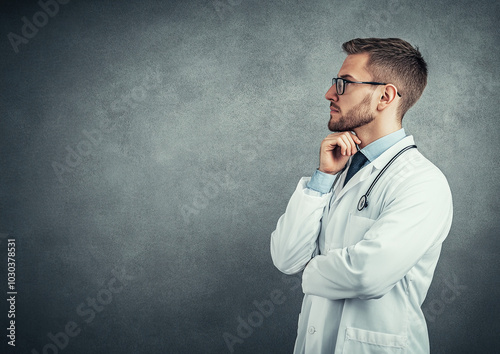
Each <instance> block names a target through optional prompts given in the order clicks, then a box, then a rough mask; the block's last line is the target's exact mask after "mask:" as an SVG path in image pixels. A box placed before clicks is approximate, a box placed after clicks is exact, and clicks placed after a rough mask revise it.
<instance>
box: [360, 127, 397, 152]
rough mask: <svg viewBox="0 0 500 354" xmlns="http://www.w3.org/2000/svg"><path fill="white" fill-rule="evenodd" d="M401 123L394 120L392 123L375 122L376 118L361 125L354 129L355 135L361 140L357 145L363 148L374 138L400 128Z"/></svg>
mask: <svg viewBox="0 0 500 354" xmlns="http://www.w3.org/2000/svg"><path fill="white" fill-rule="evenodd" d="M401 128H402V126H401V123H399V122H397V121H394V123H393V124H387V122H384V124H377V122H376V120H374V121H372V122H371V123H368V124H366V125H363V126H362V127H359V128H356V129H354V132H355V133H356V136H357V137H358V138H359V139H360V140H361V144H359V147H360V148H361V149H363V148H364V147H365V146H367V145H369V144H371V143H373V142H374V141H375V140H377V139H380V138H382V137H384V136H386V135H389V134H391V133H394V132H395V131H398V130H399V129H401Z"/></svg>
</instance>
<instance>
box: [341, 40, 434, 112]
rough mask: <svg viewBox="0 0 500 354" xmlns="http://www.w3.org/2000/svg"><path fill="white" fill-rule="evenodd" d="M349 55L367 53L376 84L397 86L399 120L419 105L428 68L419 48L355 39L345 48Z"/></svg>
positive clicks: (402, 41) (384, 41)
mask: <svg viewBox="0 0 500 354" xmlns="http://www.w3.org/2000/svg"><path fill="white" fill-rule="evenodd" d="M342 49H343V50H344V52H345V53H346V54H348V55H350V54H361V53H368V54H369V55H370V59H369V60H368V65H367V66H368V67H367V69H368V70H369V71H370V73H372V75H373V81H379V82H387V83H391V84H393V85H395V86H396V88H397V89H398V92H399V93H400V94H401V104H400V106H399V109H398V114H399V115H400V119H403V116H404V115H405V113H406V112H407V111H408V109H410V107H411V106H413V105H414V104H415V102H417V101H418V99H419V98H420V96H421V95H422V92H423V91H424V88H425V86H426V85H427V64H426V62H425V60H424V58H423V57H422V54H420V52H419V50H418V48H416V47H415V48H414V47H413V46H412V45H411V44H410V43H408V42H406V41H404V40H402V39H399V38H356V39H352V40H350V41H348V42H345V43H344V44H342Z"/></svg>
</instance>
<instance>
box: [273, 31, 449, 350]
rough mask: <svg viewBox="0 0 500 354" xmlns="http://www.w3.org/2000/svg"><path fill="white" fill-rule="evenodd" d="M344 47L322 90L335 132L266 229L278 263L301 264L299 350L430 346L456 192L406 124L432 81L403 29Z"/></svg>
mask: <svg viewBox="0 0 500 354" xmlns="http://www.w3.org/2000/svg"><path fill="white" fill-rule="evenodd" d="M343 49H344V51H345V52H346V53H347V58H346V59H345V61H344V63H343V65H342V67H341V68H340V71H339V73H338V77H337V78H334V79H333V82H332V87H330V89H329V90H328V92H327V93H326V96H325V97H326V99H327V100H328V101H329V102H330V120H329V123H328V128H329V129H330V130H331V131H334V132H335V133H333V134H330V135H328V136H327V137H326V138H325V139H324V140H323V142H322V143H321V148H320V157H319V167H318V169H317V171H316V172H315V173H314V174H313V176H312V177H311V178H302V179H301V181H300V182H299V184H298V186H297V188H296V190H295V192H294V193H293V195H292V197H291V199H290V201H289V204H288V206H287V209H286V212H285V214H283V215H282V216H281V218H280V219H279V221H278V223H277V226H276V230H275V231H274V232H273V234H272V236H271V255H272V258H273V262H274V264H275V266H276V267H277V268H278V269H279V270H281V271H282V272H283V273H286V274H294V273H298V272H300V271H302V270H303V271H304V272H303V275H302V288H303V291H304V294H305V295H304V300H303V303H302V309H301V314H300V315H299V321H298V331H297V339H296V342H295V350H294V352H295V353H348V354H353V353H354V354H356V353H429V339H428V334H427V326H426V323H425V318H424V315H423V313H422V310H421V305H422V303H423V301H424V299H425V296H426V294H427V291H428V289H429V286H430V283H431V280H432V276H433V273H434V270H435V268H436V264H437V261H438V258H439V254H440V251H441V245H442V242H443V241H444V239H445V238H446V236H447V234H448V232H449V229H450V226H451V219H452V199H451V192H450V189H449V186H448V183H447V181H446V178H445V177H444V175H443V174H442V173H441V171H439V169H438V168H437V167H435V166H434V165H433V164H432V163H431V162H429V161H428V160H427V159H426V158H425V157H424V156H422V154H421V153H420V152H419V151H418V150H417V149H416V146H414V140H413V137H412V136H406V134H405V131H404V129H403V128H402V125H401V121H402V118H403V116H404V114H405V113H406V112H407V111H408V109H409V108H410V107H411V106H413V104H414V103H415V102H416V101H417V100H418V99H419V98H420V96H421V94H422V92H423V90H424V88H425V86H426V84H427V65H426V63H425V61H424V59H423V58H422V56H421V54H420V52H419V51H418V49H416V48H414V47H413V46H412V45H410V44H409V43H408V42H405V41H403V40H401V39H396V38H388V39H379V38H367V39H353V40H351V41H349V42H346V43H344V44H343ZM381 172H382V173H381ZM335 180H336V181H335Z"/></svg>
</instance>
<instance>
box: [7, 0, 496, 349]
mask: <svg viewBox="0 0 500 354" xmlns="http://www.w3.org/2000/svg"><path fill="white" fill-rule="evenodd" d="M39 11H41V8H40V6H39V5H37V2H36V1H35V0H33V1H25V2H22V3H21V2H19V1H7V2H3V5H1V35H2V39H1V41H0V48H1V70H2V80H1V85H2V86H1V87H2V88H1V92H0V93H1V97H0V105H1V111H0V129H1V137H0V149H1V180H0V182H1V197H0V202H1V215H0V217H1V220H0V221H1V223H0V256H1V259H0V263H1V264H2V268H1V271H2V273H1V274H0V276H1V278H0V284H2V285H1V286H0V289H2V292H4V291H6V283H7V279H6V273H5V272H6V266H5V263H6V257H7V256H6V253H7V250H6V238H7V237H9V238H12V237H13V238H15V239H16V240H17V257H16V259H17V290H18V298H17V303H16V306H17V317H16V320H17V322H16V326H17V342H16V344H17V345H16V347H15V349H13V348H11V347H9V348H7V352H15V353H32V349H35V350H36V351H38V352H40V353H42V351H43V347H44V346H45V347H46V351H45V352H46V353H52V352H54V348H56V347H55V346H52V347H51V346H50V345H49V343H52V341H51V340H50V338H49V334H53V335H56V334H57V333H59V332H62V331H64V330H65V329H64V328H65V326H66V324H67V323H71V322H74V323H76V325H77V326H78V329H79V333H78V335H76V336H75V337H71V338H69V337H68V338H69V342H68V343H64V341H63V342H61V343H62V344H61V347H62V348H61V349H58V350H57V351H58V352H60V353H229V349H228V347H227V345H226V344H225V342H224V339H223V334H224V333H229V334H231V335H234V336H236V335H237V329H238V328H237V327H238V324H239V322H238V317H239V316H240V317H241V318H243V319H244V320H245V321H248V317H249V315H250V316H251V318H253V321H254V324H256V326H255V328H253V332H252V333H251V334H249V333H246V334H247V336H246V338H243V339H241V340H240V341H239V342H238V343H235V344H234V347H233V349H234V351H235V352H237V353H289V352H291V350H292V348H293V342H294V338H295V332H296V323H297V315H298V313H299V309H300V303H301V297H302V293H301V288H300V287H297V286H296V285H297V284H298V279H300V278H297V277H283V276H282V275H281V274H280V273H279V272H278V271H277V270H276V269H275V268H274V267H273V265H272V262H271V259H270V254H269V237H270V233H271V232H272V231H273V230H274V227H275V225H276V221H277V220H278V218H279V216H280V215H281V214H282V213H283V212H284V209H285V206H286V203H287V201H288V199H289V197H290V195H291V193H292V192H293V190H294V188H295V185H296V183H297V182H298V180H299V178H300V177H301V176H307V175H311V174H312V172H313V171H314V170H315V168H316V167H317V156H318V148H319V143H320V141H321V140H322V139H323V137H324V136H326V135H327V134H328V133H329V132H328V130H327V128H326V125H327V120H328V112H329V109H328V103H327V101H325V99H324V94H325V92H326V90H327V89H328V87H329V84H330V82H331V81H330V80H331V77H332V76H334V75H336V73H337V72H338V69H339V68H340V66H341V64H342V61H343V59H344V55H343V54H342V52H341V50H340V45H341V43H342V42H344V41H346V40H349V39H351V38H355V37H368V36H376V37H393V36H395V37H401V38H404V39H406V40H408V41H410V42H411V43H412V44H414V45H417V46H419V47H420V49H421V51H422V53H423V55H424V57H425V58H426V60H427V61H428V64H429V68H430V76H429V84H428V87H427V89H426V91H425V92H424V94H423V96H422V98H421V100H420V101H419V102H418V103H417V104H416V106H415V107H413V108H412V109H411V110H410V112H409V113H408V114H407V115H406V117H405V119H404V122H403V123H404V126H405V128H406V131H407V132H408V133H410V134H413V135H414V136H415V139H416V142H417V144H418V146H419V148H420V150H421V151H422V153H423V154H424V155H425V156H427V157H428V158H429V159H430V160H432V161H433V162H434V163H435V164H436V165H437V166H438V167H440V168H441V169H442V171H443V172H444V173H445V175H446V176H447V177H448V179H449V183H450V186H451V189H452V191H453V195H454V204H455V217H454V223H453V227H452V229H451V232H450V235H449V237H448V239H447V241H446V242H445V244H444V249H443V252H442V256H441V260H440V263H439V265H438V268H437V271H436V275H435V278H434V282H433V285H432V287H431V290H430V292H429V295H428V298H427V300H426V302H425V303H424V311H425V313H426V317H427V319H428V324H429V330H430V339H431V346H432V349H433V350H432V351H433V353H493V352H498V350H499V348H500V339H499V335H498V333H500V323H499V317H500V316H499V313H500V309H499V305H498V303H499V302H498V299H499V295H500V284H499V274H498V273H499V272H498V270H499V265H500V264H499V261H498V256H499V253H500V252H499V241H498V235H499V231H500V227H499V226H500V225H499V218H498V216H499V207H498V205H499V204H498V191H499V188H498V187H499V182H498V175H499V173H500V170H499V167H498V165H499V164H498V159H497V158H496V155H497V152H498V147H499V146H498V145H499V129H498V128H499V124H498V119H499V117H498V113H497V112H498V107H497V106H498V92H499V89H500V85H499V82H500V77H499V73H498V66H499V47H500V41H499V32H498V23H499V20H500V19H499V2H498V1H494V0H490V1H486V0H479V1H473V2H469V1H442V2H439V3H435V2H431V1H426V2H422V1H396V0H384V1H376V2H372V1H368V0H364V1H361V0H358V1H349V2H346V1H317V0H311V1H302V0H291V1H284V0H269V1H257V0H220V1H212V0H200V1H179V2H172V1H163V2H162V1H154V0H147V1H137V2H132V1H121V2H118V1H117V2H106V3H105V4H103V3H102V2H101V1H71V2H69V3H68V4H65V5H60V8H59V10H58V13H57V14H55V15H54V16H53V17H47V18H46V20H47V21H46V22H47V23H46V24H44V23H43V21H44V17H43V15H38V17H36V16H35V17H36V20H38V23H39V24H41V25H43V26H40V28H38V32H37V33H34V34H33V33H31V34H30V33H28V35H29V36H31V37H32V38H29V39H28V42H27V43H22V44H19V45H18V46H17V50H18V53H16V52H15V50H14V47H13V46H12V45H11V44H10V43H9V40H8V34H9V33H11V32H12V33H15V34H17V35H21V30H22V26H23V22H22V18H23V16H26V18H27V19H28V20H30V21H33V16H34V15H36V13H37V12H39ZM40 21H41V22H40ZM84 131H85V132H84ZM88 135H90V136H91V138H89V137H88ZM123 274H126V276H125V279H123V278H124V277H123ZM120 275H121V281H120V279H118V280H119V281H117V282H116V283H114V285H115V286H118V285H119V284H121V285H122V287H120V291H118V292H116V293H110V292H109V291H108V290H107V288H108V284H109V283H110V282H113V281H114V279H115V278H116V277H117V276H118V278H120ZM273 291H274V292H282V300H283V303H282V304H279V305H278V304H277V305H275V306H274V309H273V310H272V311H268V312H271V313H267V315H268V316H267V317H262V321H260V322H259V319H260V318H259V317H258V315H256V314H255V313H253V312H254V311H256V305H255V303H254V301H257V302H260V303H262V302H263V301H264V300H269V299H270V298H271V293H272V292H273ZM110 294H111V295H112V297H111V298H110V297H109V295H110ZM2 296H6V295H2ZM96 296H97V297H100V299H101V302H103V303H105V305H102V307H97V308H96V310H95V311H94V312H95V316H94V317H92V316H91V315H90V312H92V311H91V310H90V308H91V307H90V305H88V304H87V301H89V300H88V299H91V298H96ZM82 304H83V305H82ZM6 305H7V304H6V302H5V301H3V302H2V305H1V306H0V311H1V312H0V324H1V328H6V327H5V326H7V315H6V312H7V306H6ZM78 309H80V312H79V311H78ZM97 309H98V310H97ZM82 311H83V314H82ZM252 313H253V315H252ZM252 316H253V317H252ZM87 322H89V323H87ZM240 332H241V330H240ZM0 334H1V336H0V338H2V339H1V341H2V345H5V342H6V337H5V335H6V331H5V332H4V331H3V330H2V331H1V332H0ZM59 338H63V336H62V335H60V336H59ZM61 340H62V339H61ZM51 348H52V349H51ZM33 353H34V352H33Z"/></svg>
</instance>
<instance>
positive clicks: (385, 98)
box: [377, 84, 398, 110]
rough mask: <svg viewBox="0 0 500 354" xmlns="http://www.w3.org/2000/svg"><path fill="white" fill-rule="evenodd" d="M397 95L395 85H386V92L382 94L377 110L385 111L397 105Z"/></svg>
mask: <svg viewBox="0 0 500 354" xmlns="http://www.w3.org/2000/svg"><path fill="white" fill-rule="evenodd" d="M397 94H398V92H397V90H396V87H395V86H394V85H391V84H388V85H385V87H384V91H383V92H382V96H380V100H379V102H378V105H377V109H378V110H384V109H386V108H387V107H389V106H390V105H392V104H395V103H396V102H395V101H396V97H397Z"/></svg>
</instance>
